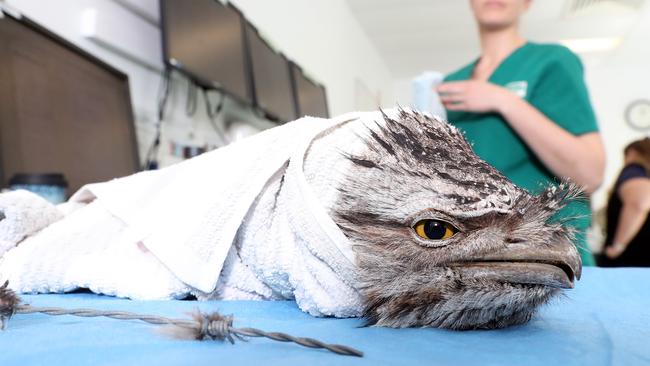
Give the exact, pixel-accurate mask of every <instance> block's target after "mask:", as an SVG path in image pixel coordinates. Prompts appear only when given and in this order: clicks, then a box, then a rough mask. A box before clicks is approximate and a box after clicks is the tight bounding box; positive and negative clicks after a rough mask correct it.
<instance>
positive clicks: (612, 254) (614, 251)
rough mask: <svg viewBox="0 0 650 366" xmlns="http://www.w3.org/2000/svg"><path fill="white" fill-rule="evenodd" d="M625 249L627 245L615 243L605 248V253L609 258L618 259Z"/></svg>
mask: <svg viewBox="0 0 650 366" xmlns="http://www.w3.org/2000/svg"><path fill="white" fill-rule="evenodd" d="M624 251H625V246H624V245H621V244H614V245H610V246H608V247H607V248H605V255H606V256H607V258H609V259H616V258H618V257H620V256H621V254H623V252H624Z"/></svg>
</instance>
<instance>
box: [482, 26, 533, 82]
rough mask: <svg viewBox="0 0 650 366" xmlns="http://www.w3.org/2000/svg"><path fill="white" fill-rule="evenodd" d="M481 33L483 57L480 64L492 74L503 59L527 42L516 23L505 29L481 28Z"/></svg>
mask: <svg viewBox="0 0 650 366" xmlns="http://www.w3.org/2000/svg"><path fill="white" fill-rule="evenodd" d="M479 35H480V40H481V58H480V59H479V65H478V66H480V69H481V70H485V71H487V74H491V71H493V70H494V69H495V68H496V67H497V66H498V65H499V64H500V63H501V61H503V60H504V59H505V58H506V57H508V55H510V54H511V53H512V52H513V51H514V50H516V49H517V48H519V47H521V46H522V45H524V44H525V43H526V40H525V39H524V38H523V37H522V36H521V35H520V34H519V30H518V28H517V26H516V25H513V26H512V27H508V28H503V29H480V33H479Z"/></svg>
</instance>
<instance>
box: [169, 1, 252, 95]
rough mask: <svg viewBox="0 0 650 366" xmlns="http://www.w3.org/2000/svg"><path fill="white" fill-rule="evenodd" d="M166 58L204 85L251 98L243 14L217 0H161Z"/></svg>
mask: <svg viewBox="0 0 650 366" xmlns="http://www.w3.org/2000/svg"><path fill="white" fill-rule="evenodd" d="M161 11H162V22H163V26H162V28H163V32H164V37H163V49H164V52H165V55H164V57H165V59H166V62H168V63H169V64H171V65H172V66H174V67H176V68H178V69H180V70H182V71H184V72H186V73H187V74H189V75H190V76H191V77H192V78H194V79H195V81H196V82H198V83H199V84H202V85H204V86H207V87H212V86H215V84H216V85H218V86H219V87H220V88H222V89H224V90H225V91H227V92H229V93H230V94H232V95H234V96H236V97H239V98H240V99H242V100H244V101H248V100H250V99H251V98H250V91H249V87H248V86H249V83H248V79H247V71H246V56H245V46H244V40H243V31H242V21H243V20H242V17H241V16H240V14H239V13H238V12H237V11H236V10H235V9H233V8H231V7H228V6H224V5H223V4H221V3H220V2H219V1H217V0H162V1H161Z"/></svg>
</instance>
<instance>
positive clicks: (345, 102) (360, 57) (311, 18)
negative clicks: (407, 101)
mask: <svg viewBox="0 0 650 366" xmlns="http://www.w3.org/2000/svg"><path fill="white" fill-rule="evenodd" d="M231 2H232V3H233V4H235V5H236V6H237V7H238V8H240V9H241V10H242V11H243V12H244V14H245V15H246V17H247V18H248V19H249V20H250V21H251V22H252V23H253V24H255V25H256V26H257V27H258V28H259V29H260V30H261V31H262V32H263V33H264V34H265V36H267V37H268V38H269V40H270V41H271V42H272V43H274V44H276V45H278V46H279V47H280V48H281V49H282V51H284V52H285V54H286V55H287V56H288V57H289V58H291V59H293V60H295V61H296V62H297V63H298V64H300V65H302V66H303V68H304V69H305V71H307V72H308V73H310V74H311V75H314V77H315V78H316V79H318V80H319V81H321V82H323V83H324V84H325V86H326V87H327V92H328V98H329V101H330V112H331V113H332V114H334V115H336V114H341V113H345V112H349V111H353V110H355V109H357V108H359V105H358V104H359V103H358V100H359V99H360V98H358V96H357V95H355V80H356V79H359V80H361V81H363V83H364V84H365V85H366V86H367V87H368V88H369V89H371V91H372V92H373V93H374V94H376V93H377V92H379V93H380V94H381V99H382V100H381V104H382V105H383V106H393V105H394V100H393V86H392V77H391V74H390V72H389V70H388V67H387V66H386V64H385V62H384V61H383V59H382V57H381V56H380V55H379V53H378V52H377V50H376V49H375V47H374V46H373V45H372V43H371V42H370V40H369V39H368V37H367V35H366V34H365V33H364V30H363V29H362V28H361V26H360V25H359V23H358V21H357V20H356V18H355V17H354V16H353V15H352V12H351V11H350V9H349V7H348V5H347V2H346V1H344V0H320V1H314V0H308V1H305V0H275V1H260V0H231Z"/></svg>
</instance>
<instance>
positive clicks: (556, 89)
mask: <svg viewBox="0 0 650 366" xmlns="http://www.w3.org/2000/svg"><path fill="white" fill-rule="evenodd" d="M554 51H555V52H553V53H554V54H555V55H553V56H551V55H549V57H552V60H551V61H550V62H549V63H548V64H547V65H546V67H545V69H544V70H543V71H542V73H541V77H540V79H539V81H538V83H537V85H535V86H534V89H533V91H532V94H531V97H530V103H531V104H532V105H533V106H534V107H535V108H537V109H538V110H539V111H541V112H542V113H543V114H544V115H546V117H548V118H549V119H550V120H552V121H553V122H555V123H557V124H558V125H560V126H561V127H562V128H564V129H565V130H567V131H569V132H571V133H572V134H574V135H582V134H585V133H588V132H596V131H598V125H597V124H596V116H595V114H594V110H593V108H592V106H591V102H590V101H589V93H588V92H587V87H586V85H585V82H584V78H583V67H582V63H581V62H580V59H578V57H577V56H576V55H574V54H573V53H572V52H571V51H569V50H568V49H565V48H559V47H558V48H557V49H556V50H554Z"/></svg>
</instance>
